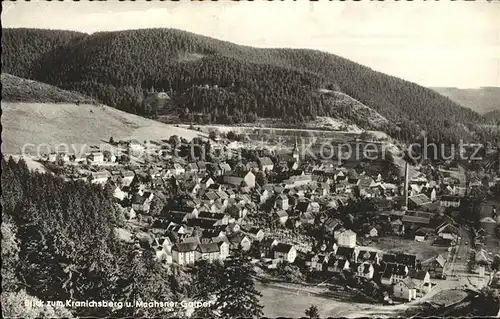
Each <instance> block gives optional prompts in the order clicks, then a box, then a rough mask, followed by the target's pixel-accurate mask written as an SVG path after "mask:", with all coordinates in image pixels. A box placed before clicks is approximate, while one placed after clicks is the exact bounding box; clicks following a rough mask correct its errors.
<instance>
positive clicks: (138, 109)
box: [2, 29, 489, 143]
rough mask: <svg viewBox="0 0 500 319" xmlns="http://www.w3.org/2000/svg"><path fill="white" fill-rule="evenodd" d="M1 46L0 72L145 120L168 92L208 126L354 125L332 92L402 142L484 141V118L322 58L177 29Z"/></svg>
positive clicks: (28, 33) (39, 37)
mask: <svg viewBox="0 0 500 319" xmlns="http://www.w3.org/2000/svg"><path fill="white" fill-rule="evenodd" d="M2 45H3V47H4V52H3V54H2V63H3V65H4V72H8V73H11V74H13V75H16V76H21V77H27V78H32V79H36V80H39V81H41V82H45V83H49V84H52V85H56V86H58V87H60V88H63V89H69V90H75V91H79V92H81V93H84V94H86V95H88V96H91V97H94V98H98V99H99V100H100V101H102V102H103V103H106V104H109V105H111V106H114V107H117V108H119V109H122V110H125V111H127V112H131V113H137V114H142V115H146V116H154V115H155V114H157V113H158V111H157V110H151V109H149V108H145V107H144V106H143V105H144V103H143V100H144V98H145V94H146V93H147V90H149V89H150V88H152V87H153V88H155V89H156V90H164V91H165V92H166V93H168V95H169V96H170V97H171V99H172V100H173V101H174V103H173V105H175V106H176V111H178V112H179V114H180V115H181V116H182V117H184V118H185V119H188V120H194V119H195V116H196V115H199V114H202V115H203V116H204V121H209V122H213V123H239V122H252V121H255V119H256V118H258V117H279V118H283V119H284V120H285V121H288V122H297V123H299V122H303V121H306V120H308V119H311V118H314V117H316V116H334V117H341V118H345V119H353V117H352V114H350V110H349V109H345V108H344V109H343V108H337V105H336V103H335V100H334V99H333V98H332V95H331V94H329V92H331V91H341V92H344V93H346V94H348V95H350V96H351V97H353V98H355V99H357V100H358V101H360V102H361V103H363V104H365V105H367V106H369V107H371V108H372V109H374V110H376V111H378V112H379V113H380V114H381V115H382V116H384V117H386V118H387V119H389V120H390V121H391V122H392V123H393V124H394V125H389V126H387V128H386V129H385V131H386V132H387V133H389V134H391V135H393V136H396V137H398V138H400V139H402V140H412V139H413V138H414V137H415V136H416V135H418V134H420V132H421V131H422V130H425V131H426V132H427V136H428V137H429V138H430V139H431V140H434V141H442V142H448V143H449V142H457V141H458V140H459V139H461V138H463V139H466V140H472V139H476V140H477V139H485V138H489V137H488V132H484V131H483V130H482V128H481V127H480V126H481V125H482V124H483V123H485V121H486V120H485V119H484V118H483V117H481V116H480V115H479V114H477V113H475V112H473V111H472V110H469V109H466V108H464V107H461V106H459V105H458V104H456V103H454V102H452V101H451V100H450V99H448V98H446V97H444V96H441V95H440V94H438V93H436V92H434V91H432V90H430V89H427V88H424V87H422V86H419V85H417V84H414V83H411V82H408V81H405V80H402V79H399V78H396V77H393V76H388V75H385V74H382V73H380V72H376V71H374V70H372V69H370V68H368V67H365V66H362V65H359V64H357V63H354V62H352V61H349V60H347V59H344V58H341V57H339V56H336V55H333V54H328V53H324V52H320V51H313V50H297V49H257V48H251V47H246V46H240V45H236V44H232V43H229V42H224V41H219V40H215V39H212V38H208V37H204V36H200V35H196V34H193V33H189V32H185V31H180V30H175V29H144V30H130V31H120V32H99V33H94V34H92V35H85V34H80V33H74V32H64V31H51V30H30V29H6V30H4V35H3V38H2ZM38 47H40V49H37V48H38ZM422 67H425V66H422ZM169 112H171V110H169ZM367 128H370V127H367Z"/></svg>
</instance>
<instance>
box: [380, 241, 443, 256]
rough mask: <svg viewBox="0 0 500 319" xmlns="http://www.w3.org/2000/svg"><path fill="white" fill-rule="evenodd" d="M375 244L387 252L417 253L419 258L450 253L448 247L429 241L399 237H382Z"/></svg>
mask: <svg viewBox="0 0 500 319" xmlns="http://www.w3.org/2000/svg"><path fill="white" fill-rule="evenodd" d="M373 245H374V246H376V247H377V248H378V249H380V250H382V251H384V252H386V253H390V252H394V253H395V252H404V253H408V254H415V255H416V256H417V259H418V260H426V259H429V258H431V257H434V256H436V255H438V254H442V255H443V256H444V257H446V256H447V253H448V252H447V248H446V247H438V246H432V245H431V242H429V241H425V242H417V241H414V240H411V239H404V238H398V237H380V238H378V243H374V244H373Z"/></svg>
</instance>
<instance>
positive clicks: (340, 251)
mask: <svg viewBox="0 0 500 319" xmlns="http://www.w3.org/2000/svg"><path fill="white" fill-rule="evenodd" d="M353 254H354V248H350V247H339V248H337V252H336V254H335V255H336V256H341V257H345V258H352V256H353Z"/></svg>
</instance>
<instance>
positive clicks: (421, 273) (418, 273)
mask: <svg viewBox="0 0 500 319" xmlns="http://www.w3.org/2000/svg"><path fill="white" fill-rule="evenodd" d="M426 275H427V271H425V270H415V269H410V271H409V272H408V276H409V277H410V278H412V279H418V280H424V279H425V276H426Z"/></svg>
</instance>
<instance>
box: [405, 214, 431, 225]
mask: <svg viewBox="0 0 500 319" xmlns="http://www.w3.org/2000/svg"><path fill="white" fill-rule="evenodd" d="M402 222H403V223H412V224H423V225H428V224H429V223H430V219H429V218H426V217H418V216H408V215H404V216H403V218H402Z"/></svg>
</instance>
